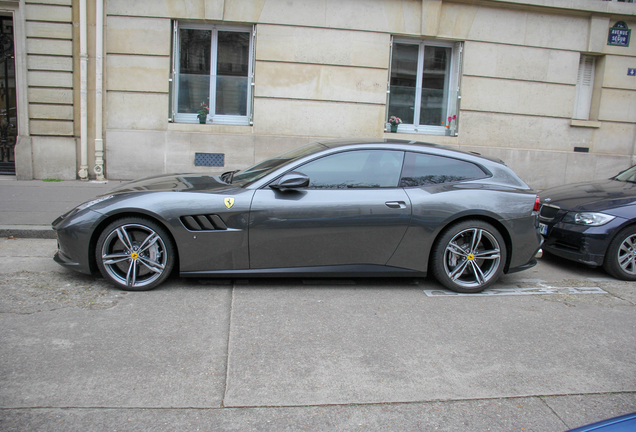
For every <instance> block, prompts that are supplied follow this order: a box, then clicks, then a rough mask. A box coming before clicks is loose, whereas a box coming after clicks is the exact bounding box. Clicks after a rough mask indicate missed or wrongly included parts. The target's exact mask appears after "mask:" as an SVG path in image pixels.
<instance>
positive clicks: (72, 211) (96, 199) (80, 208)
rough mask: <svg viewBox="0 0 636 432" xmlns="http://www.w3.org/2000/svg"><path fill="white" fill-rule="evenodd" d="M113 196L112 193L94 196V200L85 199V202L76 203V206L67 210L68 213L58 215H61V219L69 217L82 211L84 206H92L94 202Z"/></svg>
mask: <svg viewBox="0 0 636 432" xmlns="http://www.w3.org/2000/svg"><path fill="white" fill-rule="evenodd" d="M113 196H114V195H106V196H103V197H99V198H95V199H94V200H90V201H87V202H85V203H83V204H80V205H78V206H77V207H75V208H74V209H73V210H71V211H69V212H68V213H66V214H64V215H62V216H60V217H61V218H62V219H66V218H69V217H71V216H73V215H74V214H76V213H79V212H81V211H82V210H84V209H85V208H88V207H90V206H93V205H95V204H97V203H100V202H102V201H106V200H107V199H110V198H112V197H113Z"/></svg>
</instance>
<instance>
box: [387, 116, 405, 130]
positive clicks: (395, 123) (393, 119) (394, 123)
mask: <svg viewBox="0 0 636 432" xmlns="http://www.w3.org/2000/svg"><path fill="white" fill-rule="evenodd" d="M400 123H402V119H400V118H399V117H396V116H391V118H389V124H390V125H391V132H393V133H395V132H397V129H398V125H399V124H400Z"/></svg>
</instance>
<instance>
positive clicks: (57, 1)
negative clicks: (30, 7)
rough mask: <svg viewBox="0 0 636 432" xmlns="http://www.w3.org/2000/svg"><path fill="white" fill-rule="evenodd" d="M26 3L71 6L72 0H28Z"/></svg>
mask: <svg viewBox="0 0 636 432" xmlns="http://www.w3.org/2000/svg"><path fill="white" fill-rule="evenodd" d="M27 3H37V4H48V5H60V6H71V5H72V4H73V0H30V1H27Z"/></svg>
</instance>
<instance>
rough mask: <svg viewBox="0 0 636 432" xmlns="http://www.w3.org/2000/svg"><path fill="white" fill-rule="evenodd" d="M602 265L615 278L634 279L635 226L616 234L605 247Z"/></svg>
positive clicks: (635, 278) (635, 260)
mask: <svg viewBox="0 0 636 432" xmlns="http://www.w3.org/2000/svg"><path fill="white" fill-rule="evenodd" d="M603 267H604V268H605V271H606V272H608V273H609V274H610V275H612V276H614V277H615V278H616V279H620V280H627V281H634V280H636V226H631V227H627V228H625V229H623V230H621V231H620V232H619V233H618V234H616V237H614V239H613V240H612V242H611V243H610V245H609V247H608V248H607V253H606V254H605V262H604V263H603Z"/></svg>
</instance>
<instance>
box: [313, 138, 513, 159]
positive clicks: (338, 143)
mask: <svg viewBox="0 0 636 432" xmlns="http://www.w3.org/2000/svg"><path fill="white" fill-rule="evenodd" d="M319 143H320V144H322V145H324V146H325V147H327V148H330V149H336V148H338V147H343V146H350V145H365V144H397V145H402V146H409V147H413V150H415V149H419V150H426V149H429V150H432V149H435V150H442V151H444V152H448V153H451V154H452V153H459V154H461V155H468V156H472V157H479V158H483V159H487V160H489V161H492V162H496V163H499V164H502V165H505V163H504V161H502V160H501V159H499V158H496V157H491V156H484V155H482V154H480V153H477V152H473V151H463V150H458V149H454V148H452V147H449V146H445V145H442V144H433V143H426V142H421V141H409V140H403V139H387V138H384V139H378V138H369V139H335V140H324V141H319ZM448 153H447V155H449V154H448Z"/></svg>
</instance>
